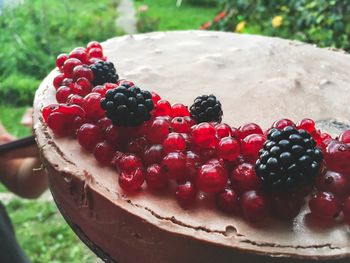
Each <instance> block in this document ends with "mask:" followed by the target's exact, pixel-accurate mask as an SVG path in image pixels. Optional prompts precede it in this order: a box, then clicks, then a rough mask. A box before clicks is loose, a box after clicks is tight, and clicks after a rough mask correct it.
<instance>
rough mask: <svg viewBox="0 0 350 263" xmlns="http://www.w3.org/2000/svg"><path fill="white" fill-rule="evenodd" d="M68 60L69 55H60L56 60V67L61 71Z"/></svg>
mask: <svg viewBox="0 0 350 263" xmlns="http://www.w3.org/2000/svg"><path fill="white" fill-rule="evenodd" d="M67 59H68V55H67V54H64V53H63V54H59V55H58V56H57V58H56V66H57V67H58V68H59V69H62V66H63V64H64V62H65V61H66V60H67Z"/></svg>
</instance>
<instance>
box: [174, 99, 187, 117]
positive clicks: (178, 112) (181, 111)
mask: <svg viewBox="0 0 350 263" xmlns="http://www.w3.org/2000/svg"><path fill="white" fill-rule="evenodd" d="M170 116H171V117H172V118H175V117H184V116H190V112H189V111H188V108H187V107H186V106H185V105H183V104H182V103H175V104H173V105H171V114H170Z"/></svg>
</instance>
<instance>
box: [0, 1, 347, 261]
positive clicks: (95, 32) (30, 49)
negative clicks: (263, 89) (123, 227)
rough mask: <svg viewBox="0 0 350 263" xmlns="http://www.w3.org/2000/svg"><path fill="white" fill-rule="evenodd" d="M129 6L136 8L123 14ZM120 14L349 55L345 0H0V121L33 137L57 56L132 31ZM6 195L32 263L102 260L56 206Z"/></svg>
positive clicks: (139, 21) (150, 25) (159, 26)
mask: <svg viewBox="0 0 350 263" xmlns="http://www.w3.org/2000/svg"><path fill="white" fill-rule="evenodd" d="M126 2H127V3H128V4H130V2H131V5H129V6H131V8H129V9H127V10H125V9H122V10H123V11H122V13H120V12H119V13H118V11H117V10H118V6H119V5H120V4H125V3H126ZM9 3H12V4H9ZM119 10H121V9H119ZM124 12H129V13H128V14H125V13H124ZM134 14H135V16H134ZM118 16H119V17H122V16H128V17H129V18H130V16H131V20H129V22H128V23H135V25H136V29H137V31H138V32H150V31H158V30H184V29H201V30H222V31H229V32H236V33H249V34H261V35H269V36H278V37H283V38H289V39H296V40H300V41H305V42H309V43H313V44H316V45H318V46H320V47H329V46H330V47H333V48H340V49H344V50H346V51H349V50H350V44H349V38H350V1H347V0H314V1H313V0H278V1H277V0H182V1H181V0H135V1H131V0H99V1H94V0H85V1H78V0H17V1H11V0H7V1H6V0H0V120H1V121H2V122H3V123H4V125H5V126H6V128H7V129H8V130H9V131H10V132H11V133H12V134H14V135H15V136H18V137H22V136H26V135H29V134H30V130H29V129H27V128H25V127H23V126H21V125H20V119H21V116H22V115H23V113H24V112H25V109H26V108H27V107H30V106H31V103H32V100H33V96H34V92H35V90H36V88H37V87H38V85H39V84H40V81H41V80H42V79H43V78H44V77H45V75H47V74H48V72H49V71H50V70H52V69H53V68H54V65H55V57H56V56H57V55H58V54H60V53H63V52H68V51H69V50H71V49H72V48H74V47H77V46H84V45H86V44H87V43H88V42H89V41H91V40H97V41H103V40H105V39H107V38H110V37H113V36H116V35H122V34H125V33H127V32H125V31H124V30H123V29H122V28H120V27H118ZM126 31H127V30H126ZM4 196H10V197H11V198H7V199H6V200H7V201H6V205H7V209H8V211H9V213H10V217H11V219H12V220H13V223H14V225H15V228H16V232H17V236H18V239H19V242H20V244H21V245H22V247H23V248H24V250H25V251H26V253H27V254H28V255H29V257H30V258H31V260H32V261H33V262H34V263H39V262H72V263H74V262H96V261H97V259H96V257H95V256H94V255H93V254H92V253H91V252H90V251H89V250H88V249H87V248H86V247H85V245H84V244H82V243H81V242H80V241H79V240H78V238H77V237H76V236H75V235H74V233H73V232H72V231H71V230H70V228H69V227H68V225H67V224H66V223H65V221H64V219H63V218H62V217H61V216H60V214H59V212H58V211H57V209H56V206H55V204H54V203H53V202H52V201H50V200H46V201H45V200H39V201H28V200H23V199H19V198H12V196H11V195H9V194H7V189H6V188H5V187H4V186H2V185H1V184H0V200H1V199H3V200H4Z"/></svg>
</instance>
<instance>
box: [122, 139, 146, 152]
mask: <svg viewBox="0 0 350 263" xmlns="http://www.w3.org/2000/svg"><path fill="white" fill-rule="evenodd" d="M147 147H148V141H147V139H146V138H145V137H137V138H135V139H133V140H131V141H130V142H129V143H128V144H127V146H126V151H127V152H129V153H133V154H136V155H137V156H142V155H143V154H144V152H145V150H146V148H147Z"/></svg>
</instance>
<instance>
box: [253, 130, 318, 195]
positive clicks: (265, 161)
mask: <svg viewBox="0 0 350 263" xmlns="http://www.w3.org/2000/svg"><path fill="white" fill-rule="evenodd" d="M267 138H268V139H267V141H266V142H265V143H264V147H263V149H262V150H261V151H260V154H259V159H258V161H257V162H256V173H257V175H258V176H259V177H260V178H261V180H262V183H263V186H264V187H265V189H267V190H269V191H280V192H283V191H295V190H298V189H300V188H301V187H303V186H305V185H310V184H311V183H312V182H313V181H314V179H315V177H316V176H317V175H318V174H319V171H320V167H321V162H322V160H323V156H322V152H321V150H319V149H318V148H317V147H316V142H315V141H314V140H313V139H312V137H311V135H310V134H309V133H308V132H306V131H305V130H299V131H298V130H297V129H296V128H294V127H293V126H287V127H285V128H284V129H283V130H280V129H277V128H274V129H271V130H270V132H269V133H268V136H267Z"/></svg>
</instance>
